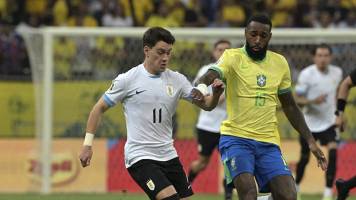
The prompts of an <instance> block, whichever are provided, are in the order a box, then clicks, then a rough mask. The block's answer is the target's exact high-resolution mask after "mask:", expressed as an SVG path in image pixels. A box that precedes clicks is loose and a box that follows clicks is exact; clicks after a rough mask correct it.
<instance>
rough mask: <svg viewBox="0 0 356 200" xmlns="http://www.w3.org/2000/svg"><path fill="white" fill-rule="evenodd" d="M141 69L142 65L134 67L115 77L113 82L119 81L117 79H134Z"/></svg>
mask: <svg viewBox="0 0 356 200" xmlns="http://www.w3.org/2000/svg"><path fill="white" fill-rule="evenodd" d="M141 67H143V66H142V64H140V65H137V66H135V67H132V68H131V69H129V70H128V71H126V72H124V73H121V74H119V75H117V76H116V78H115V80H119V79H126V80H129V79H135V78H136V77H137V75H139V71H140V70H141V69H140V68H141Z"/></svg>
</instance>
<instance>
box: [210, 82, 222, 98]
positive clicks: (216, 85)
mask: <svg viewBox="0 0 356 200" xmlns="http://www.w3.org/2000/svg"><path fill="white" fill-rule="evenodd" d="M211 87H212V88H213V94H216V95H218V96H220V95H221V94H222V93H223V92H224V88H225V86H224V83H223V82H222V80H220V79H215V80H214V82H213V83H212V84H211Z"/></svg>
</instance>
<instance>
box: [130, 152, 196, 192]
mask: <svg viewBox="0 0 356 200" xmlns="http://www.w3.org/2000/svg"><path fill="white" fill-rule="evenodd" d="M127 170H128V171H129V173H130V175H131V177H132V178H133V179H134V180H135V182H136V183H137V184H138V185H139V186H140V187H141V188H142V189H143V190H144V191H145V193H146V194H147V195H148V196H149V197H150V199H156V195H157V194H158V193H159V192H160V191H161V190H163V189H164V188H166V187H168V186H170V185H173V186H174V188H175V189H176V191H177V193H178V195H179V197H180V198H186V197H189V196H191V195H193V190H192V187H191V185H190V184H189V183H188V180H187V176H186V174H185V172H184V170H183V166H182V164H181V163H180V161H179V158H178V157H177V158H174V159H172V160H168V161H155V160H140V161H138V162H137V163H135V164H133V165H132V166H130V167H129V168H127Z"/></svg>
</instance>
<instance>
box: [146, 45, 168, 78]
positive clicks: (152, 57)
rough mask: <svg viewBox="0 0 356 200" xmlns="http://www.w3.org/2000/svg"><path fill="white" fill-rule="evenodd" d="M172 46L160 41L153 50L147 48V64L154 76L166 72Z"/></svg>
mask: <svg viewBox="0 0 356 200" xmlns="http://www.w3.org/2000/svg"><path fill="white" fill-rule="evenodd" d="M172 46H173V45H172V44H168V43H166V42H163V41H159V42H157V43H156V45H155V46H153V47H152V48H150V47H147V46H145V47H144V52H145V56H146V57H145V62H147V64H148V66H149V68H150V69H151V71H152V72H153V73H154V74H159V73H161V72H164V71H165V70H166V68H167V66H168V62H169V59H170V58H171V52H172Z"/></svg>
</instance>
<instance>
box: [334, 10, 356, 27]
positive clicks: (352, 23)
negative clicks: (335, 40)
mask: <svg viewBox="0 0 356 200" xmlns="http://www.w3.org/2000/svg"><path fill="white" fill-rule="evenodd" d="M337 27H338V28H356V10H349V11H348V12H347V15H346V19H345V20H342V21H341V22H339V24H338V25H337Z"/></svg>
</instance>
